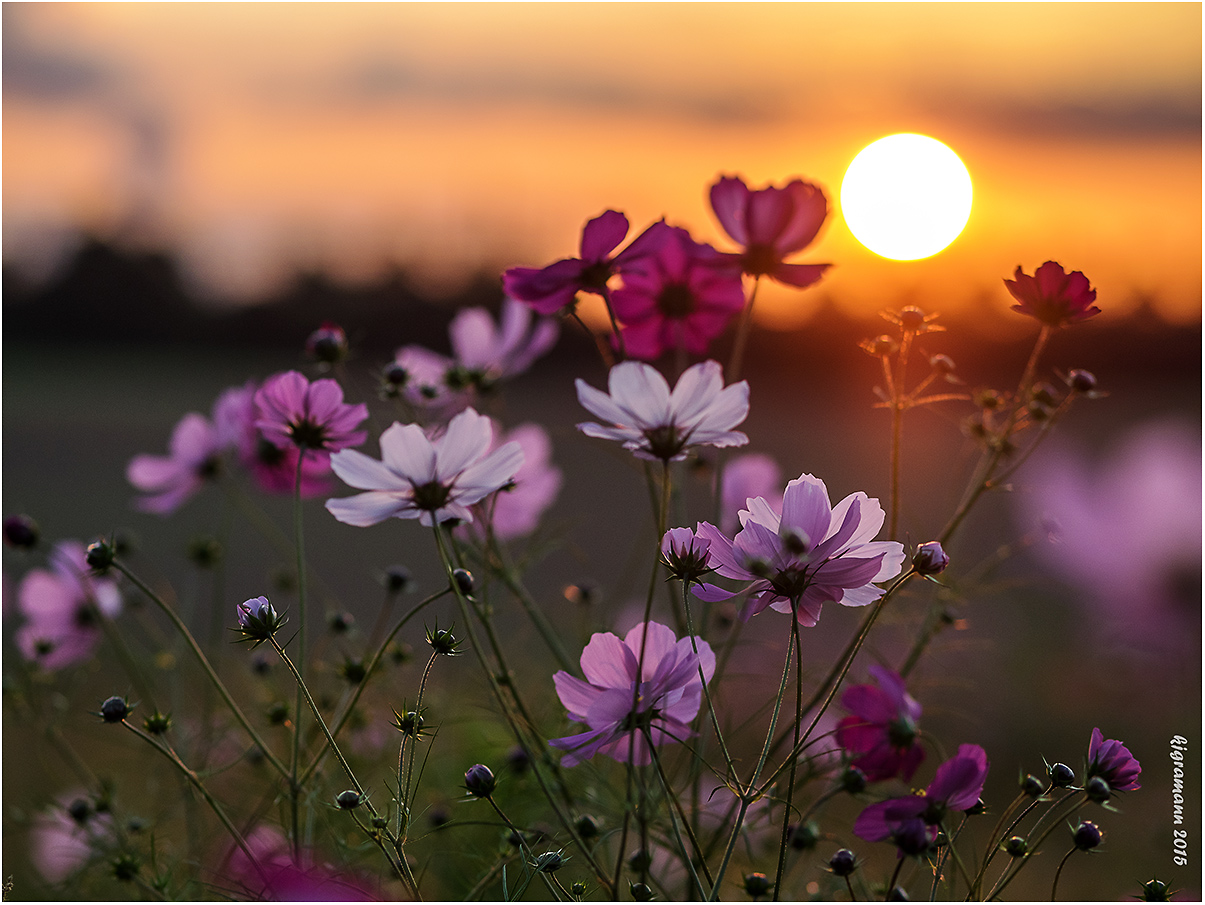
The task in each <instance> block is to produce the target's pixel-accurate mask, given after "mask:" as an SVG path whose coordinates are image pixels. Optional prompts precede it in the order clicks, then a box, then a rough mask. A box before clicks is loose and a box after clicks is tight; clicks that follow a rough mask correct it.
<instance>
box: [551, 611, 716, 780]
mask: <svg viewBox="0 0 1205 905" xmlns="http://www.w3.org/2000/svg"><path fill="white" fill-rule="evenodd" d="M694 643H695V644H697V646H698V651H699V652H698V654H697V655H696V654H695V652H694V650H693V649H692V645H691V639H690V638H683V639H681V640H678V637H677V636H676V635H675V634H674V633H673V630H672V629H669V628H667V627H666V626H664V625H661V624H660V623H657V622H650V623H648V625H647V633H646V626H645V624H644V623H640V624H639V625H637V626H636V627H635V628H633V629H632V630H631V631H629V632H628V633H627V635H625V636H624V637H623V639H620V638H619V637H618V636H616V635H613V634H611V633H610V632H600V633H597V634H595V635H593V636H592V637H591V638H590V643H589V644H587V645H586V647H585V649H584V650H583V651H582V658H581V664H582V674H583V675H584V676H585V677H586V680H585V681H584V682H583V681H582V680H581V679H577V678H574V677H573V676H571V675H569V673H567V672H565V671H564V670H561V671H560V672H558V673H557V674H556V675H555V676H553V681H554V682H555V683H556V692H557V696H558V697H560V699H561V703H562V704H564V705H565V709H566V710H568V711H569V718H570V719H571V720H576V721H577V722H579V723H585V724H586V725H587V726H589V727H590V729H589V731H587V732H583V733H581V734H579V735H570V736H566V737H564V738H557V739H553V740H552V741H550V742H549V744H550V745H552V746H553V747H554V748H560V749H562V750H563V751H565V756H564V757H563V758H562V760H561V764H562V765H563V766H566V767H573V766H576V765H577V764H579V763H581V762H582V761H584V760H589V759H590V758H592V757H594V755H596V754H599V753H602V754H606V755H607V756H608V757H611V758H614V759H615V760H617V761H621V762H624V763H626V762H628V761H629V759H630V760H631V762H632V763H634V764H647V763H650V762H651V760H652V755H651V753H650V751H649V747H648V742H647V740H646V739H645V737H644V732H643V731H638V730H642V729H647V730H648V733H649V736H650V737H651V739H652V743H653V744H654V745H661V744H665V743H666V742H673V741H680V740H681V739H684V738H688V737H689V736H691V735H693V734H694V733H693V732H692V731H691V729H690V722H691V720H693V719H694V718H695V716H696V715H697V714H698V712H699V706H700V703H701V701H702V695H703V684H702V682H700V680H699V667H700V666H702V669H703V677H704V679H706V680H707V681H710V680H711V676H712V674H713V673H714V672H715V654H714V653H712V650H711V646H710V645H709V644H708V643H707V642H706V641H703V640H702V639H695V642H694ZM646 644H647V648H646V647H645V645H646ZM642 649H644V650H645V654H644V663H643V668H641V666H642V664H641V663H640V652H641V650H642ZM638 677H639V689H637V679H638ZM633 700H636V708H635V710H633V708H632V702H633Z"/></svg>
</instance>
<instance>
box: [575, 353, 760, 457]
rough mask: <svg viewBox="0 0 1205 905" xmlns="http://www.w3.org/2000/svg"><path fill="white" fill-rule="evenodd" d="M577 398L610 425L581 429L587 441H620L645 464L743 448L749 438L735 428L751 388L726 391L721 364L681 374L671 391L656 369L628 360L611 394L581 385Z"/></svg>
mask: <svg viewBox="0 0 1205 905" xmlns="http://www.w3.org/2000/svg"><path fill="white" fill-rule="evenodd" d="M576 385H577V398H578V401H579V402H581V404H582V405H583V406H585V408H587V409H589V410H590V412H591V413H592V414H594V415H597V416H598V417H599V418H601V419H603V420H604V421H606V422H609V424H608V425H604V424H597V423H595V422H593V421H587V422H584V423H582V424H579V425H578V426H577V429H578V430H580V431H581V432H582V433H583V434H585V435H586V436H587V437H598V438H601V439H604V440H618V441H620V442H621V443H623V446H624V449H629V450H631V451H632V453H633V454H634V455H635V456H637V457H638V458H641V459H661V460H663V461H677V460H680V459H684V458H686V454H687V451H688V450H689V449H690V448H691V447H692V446H720V447H724V446H743V445H744V444H746V443H748V442H749V438H748V437H747V436H745V435H744V434H743V433H741V432H740V431H734V430H733V429H732V428H734V427H736V425H738V424H740V423H741V422H742V421H744V420H745V416H746V415H748V414H749V384H748V383H746V382H745V381H743V380H742V381H741V382H740V383H734V384H732V385H731V386H728V387H725V386H724V378H723V374H722V370H721V368H720V365H719V362H715V361H704V362H700V363H699V364H696V365H692V366H691V367H689V368H687V369H686V370H685V371H683V372H682V376H681V377H679V378H678V383H677V384H676V385H675V386H674V389H673V392H672V393H671V392H670V389H669V384H668V383H667V382H666V380H665V378H664V377H662V376H661V374H660V373H659V372H658V371H657V369H656V368H654V367H653V366H652V365H648V364H644V363H643V362H637V361H625V362H621V363H620V364H617V365H615V367H613V368H611V372H610V374H609V375H608V378H607V388H608V389H609V390H610V394H609V395H608V394H607V393H604V392H602V391H601V390H597V389H595V388H594V387H592V386H589V385H588V384H587V383H586V382H585V381H584V380H580V379H579V380H578V381H577V383H576Z"/></svg>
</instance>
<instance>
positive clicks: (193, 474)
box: [126, 412, 222, 515]
mask: <svg viewBox="0 0 1205 905" xmlns="http://www.w3.org/2000/svg"><path fill="white" fill-rule="evenodd" d="M221 446H222V443H221V437H220V435H219V434H218V431H217V430H216V429H215V427H214V425H213V422H211V421H210V420H209V419H208V418H206V417H205V416H204V415H199V414H197V413H196V412H189V413H188V414H187V415H185V416H184V417H183V418H181V419H180V422H179V423H178V424H177V425H176V427H175V429H174V430H173V431H172V437H171V440H170V441H169V442H168V451H169V455H167V456H150V455H138V456H135V457H134V458H133V459H131V460H130V464H129V466H128V467H127V468H126V480H128V481H129V482H130V483H131V484H133V485H134V487H135V488H136V489H137V490H139V491H141V492H142V493H145V494H148V496H143V497H139V498H138V499H136V500H135V501H134V506H135V507H136V508H138V509H141V510H142V511H144V512H157V513H159V514H160V515H167V514H168V513H171V512H175V511H176V510H177V509H178V508H180V506H182V505H183V504H184V503H185V502H186V501H187V500H188V499H189V498H190V497H192V496H193V494H195V493H196V492H197V491H198V490H200V489H201V486H202V485H203V484H204V483H205V482H206V481H207V480H209V479H211V478H214V477H216V476H217V474H218V470H219V468H220V467H221V451H222V450H221Z"/></svg>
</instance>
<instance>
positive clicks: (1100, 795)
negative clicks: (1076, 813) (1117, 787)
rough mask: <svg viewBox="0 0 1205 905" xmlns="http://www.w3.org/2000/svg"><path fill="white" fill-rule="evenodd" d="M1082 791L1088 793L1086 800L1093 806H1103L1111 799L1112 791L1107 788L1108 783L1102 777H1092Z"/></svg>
mask: <svg viewBox="0 0 1205 905" xmlns="http://www.w3.org/2000/svg"><path fill="white" fill-rule="evenodd" d="M1084 791H1085V792H1087V793H1088V800H1089V801H1091V802H1094V803H1095V804H1104V803H1105V802H1106V801H1108V800H1109V799H1110V798H1112V797H1113V790H1112V789H1110V788H1109V783H1108V781H1107V780H1106V779H1105V778H1104V777H1103V776H1093V777H1092V778H1091V779H1089V780H1088V783H1087V785H1085V786H1084Z"/></svg>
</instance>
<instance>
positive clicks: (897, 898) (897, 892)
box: [887, 885, 908, 902]
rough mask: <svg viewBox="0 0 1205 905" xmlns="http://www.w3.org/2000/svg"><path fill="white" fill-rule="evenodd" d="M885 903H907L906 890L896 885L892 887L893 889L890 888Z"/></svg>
mask: <svg viewBox="0 0 1205 905" xmlns="http://www.w3.org/2000/svg"><path fill="white" fill-rule="evenodd" d="M887 901H888V902H907V901H908V891H907V890H906V889H904V887H902V886H898V885H897V886H893V887H891V890H890V892H888V893H887Z"/></svg>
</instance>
